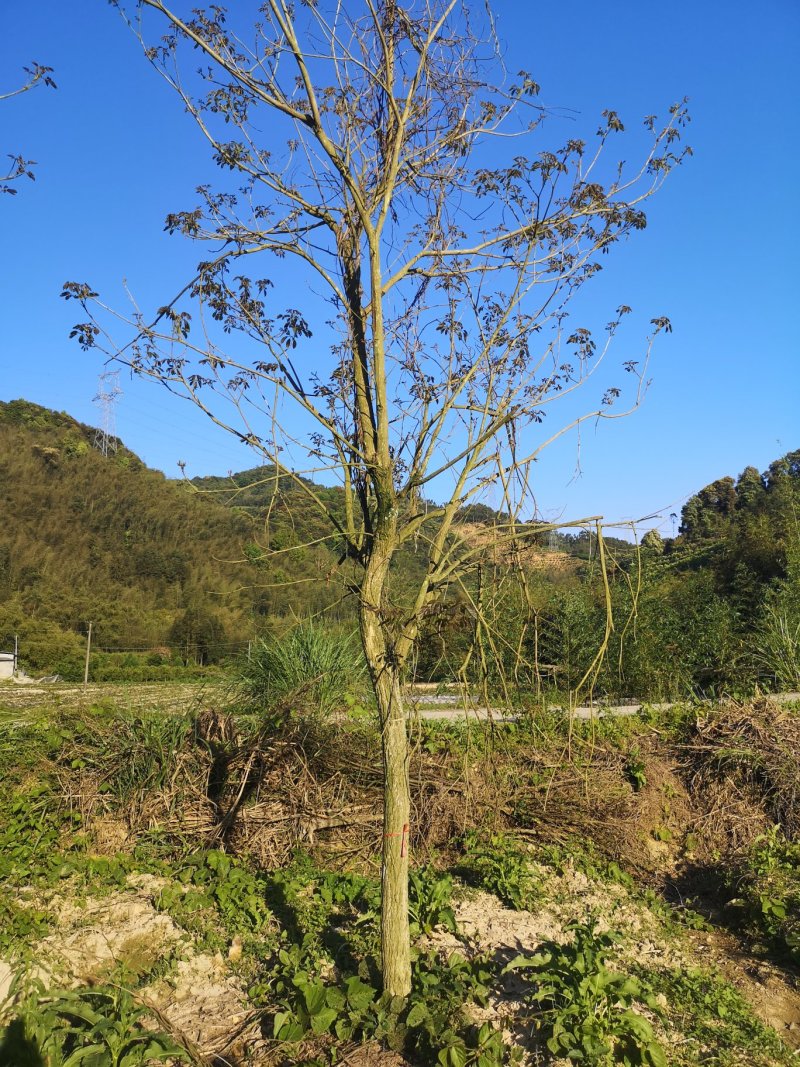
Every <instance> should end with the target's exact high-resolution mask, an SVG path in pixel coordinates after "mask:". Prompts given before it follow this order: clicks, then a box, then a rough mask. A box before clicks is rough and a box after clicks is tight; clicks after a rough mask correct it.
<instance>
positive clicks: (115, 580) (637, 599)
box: [0, 400, 800, 696]
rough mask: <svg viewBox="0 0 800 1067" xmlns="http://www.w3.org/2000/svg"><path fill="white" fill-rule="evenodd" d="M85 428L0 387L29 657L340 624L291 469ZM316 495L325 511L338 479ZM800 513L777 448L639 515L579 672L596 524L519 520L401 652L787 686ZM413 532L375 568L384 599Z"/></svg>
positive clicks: (22, 631) (617, 679) (553, 682)
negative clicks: (554, 528)
mask: <svg viewBox="0 0 800 1067" xmlns="http://www.w3.org/2000/svg"><path fill="white" fill-rule="evenodd" d="M95 437H96V431H95V430H94V429H92V428H91V427H88V426H85V425H82V424H80V423H78V422H76V421H75V420H74V419H72V418H71V417H70V416H69V415H65V414H59V413H56V412H53V411H49V410H47V409H45V408H41V407H38V406H37V405H35V404H30V403H28V402H26V401H22V400H17V401H13V402H10V403H3V404H0V493H2V516H3V519H2V524H0V645H6V644H8V643H10V641H11V640H12V639H13V635H14V634H18V635H19V636H20V638H21V644H22V649H23V662H25V663H26V665H28V666H29V667H30V668H31V669H33V670H47V671H59V672H60V673H63V674H66V675H67V676H72V677H75V676H77V675H79V674H80V672H81V671H82V656H83V650H84V648H85V638H84V635H85V632H86V627H87V624H88V623H89V622H90V621H91V622H92V623H93V635H94V641H95V646H96V647H97V648H98V649H107V650H136V651H137V652H139V653H142V652H146V651H147V650H149V664H150V666H151V667H156V666H159V665H171V666H173V667H174V665H175V664H176V663H183V664H191V665H194V666H196V665H201V666H202V665H206V664H208V663H213V662H215V661H218V660H220V659H222V658H224V657H225V656H227V655H228V654H231V653H233V652H234V651H236V650H238V649H241V648H242V647H244V646H245V645H246V644H247V642H248V641H249V640H251V639H252V638H253V637H254V636H256V635H258V634H264V633H268V632H274V631H276V630H277V631H280V630H281V629H283V628H285V627H286V626H287V625H288V624H290V623H291V621H292V620H296V619H299V618H307V617H309V616H317V615H319V614H320V613H323V614H324V617H325V619H326V620H327V621H328V622H333V623H334V624H335V623H336V622H337V621H338V622H345V623H347V624H348V625H352V622H353V616H352V604H351V603H350V600H349V597H348V593H347V582H346V578H347V567H348V566H350V565H351V564H343V563H342V560H341V556H340V551H339V545H338V544H337V542H336V539H335V537H333V538H332V537H331V535H330V528H329V526H328V525H327V521H326V520H325V518H324V517H323V516H322V515H321V514H320V512H319V510H318V509H317V508H316V507H314V506H313V505H311V504H309V497H308V494H307V493H306V492H305V491H304V488H303V485H304V483H303V481H302V479H300V480H298V479H296V478H295V477H293V476H289V475H288V474H286V473H281V472H278V471H276V470H275V469H274V468H270V467H258V468H253V469H252V470H249V471H243V472H241V473H239V474H236V475H234V476H233V477H232V478H198V479H194V481H193V482H192V483H186V482H177V481H170V480H168V479H166V478H165V477H164V475H163V474H161V473H159V472H157V471H153V470H149V469H148V468H147V467H146V466H145V465H144V464H143V463H142V462H141V460H139V459H138V457H137V456H135V455H134V454H133V453H132V452H130V451H128V450H127V449H126V448H125V447H124V446H123V445H122V443H121V442H115V443H114V444H115V445H116V450H114V449H112V450H110V451H109V454H108V455H107V456H104V455H103V454H102V453H101V452H100V451H99V450H98V449H97V447H95ZM305 484H307V485H308V486H309V487H311V485H312V483H310V482H309V483H305ZM314 491H315V493H316V495H317V496H318V497H320V498H321V499H322V501H323V503H324V504H325V506H326V507H328V508H329V510H330V511H331V512H332V513H334V514H340V512H341V509H342V499H341V494H340V493H339V491H338V490H337V489H335V488H320V487H319V486H314ZM498 519H502V516H498V515H497V513H495V512H493V511H492V510H491V509H490V508H486V507H470V508H468V509H465V511H464V513H463V515H462V516H461V521H460V523H459V524H458V525H457V526H456V530H457V534H456V536H459V537H463V538H467V539H472V540H473V541H474V542H475V543H477V544H480V543H481V539H482V533H481V530H482V528H483V527H485V526H487V525H488V526H491V525H492V524H493V523H495V522H497V521H498ZM799 524H800V451H796V452H791V453H789V454H788V455H786V456H784V457H783V458H782V459H779V460H776V461H775V462H774V463H772V464H771V465H770V467H769V468H768V470H766V471H765V472H764V473H763V474H760V473H759V472H758V471H757V470H756V469H755V468H753V467H748V468H747V469H746V470H745V471H744V472H743V473H742V474H741V475H740V476H739V477H738V479H734V478H732V477H724V478H721V479H719V480H717V481H715V482H713V483H712V484H710V485H708V486H706V487H705V488H704V489H702V490H701V491H700V492H699V493H697V494H696V496H694V497H692V498H691V499H690V500H689V501H688V502H687V504H686V505H685V507H684V508H683V511H682V515H681V524H680V530H679V534H678V536H677V537H675V538H673V539H666V540H662V539H661V538H660V536H659V535H658V534H657V533H655V532H651V533H649V534H647V535H646V536H645V538H644V541H643V544H642V546H641V550H640V551H637V550H636V549H635V546H633V545H631V544H629V543H628V542H624V541H619V540H616V539H608V540H607V542H606V545H605V548H606V556H605V570H606V576H607V578H608V591H609V595H610V601H611V605H612V607H613V614H614V629H613V631H612V632H611V633H610V635H608V642H607V648H606V653H605V655H604V656H602V657H601V658H600V660H599V661H598V662H597V663H596V664H595V667H594V669H592V664H593V661H594V660H595V657H596V655H597V652H598V649H600V648H601V647H602V645H603V641H604V636H605V629H606V609H607V596H606V585H605V583H604V581H603V580H602V567H601V560H600V556H599V553H598V550H597V543H596V536H595V535H594V534H592V533H590V532H587V531H581V532H580V533H575V534H564V533H561V534H558V535H549V534H546V535H544V536H542V537H541V538H536V537H533V538H530V537H527V538H526V544H528V545H532V547H528V548H527V549H526V550H525V551H524V552H523V553H521V554H517V555H515V556H513V558H512V557H509V558H507V559H502V558H501V559H500V560H498V559H496V558H494V557H493V558H484V559H483V560H480V559H479V560H476V566H475V568H474V570H473V572H472V573H471V574H469V575H468V576H467V578H466V579H465V581H463V582H461V583H459V584H454V585H453V587H452V589H450V590H449V592H448V596H447V597H446V599H445V601H444V603H443V605H442V606H441V607H440V608H439V610H437V611H436V612H435V613H433V614H432V615H431V616H430V618H429V619H428V620H427V621H426V625H425V627H424V633H423V638H422V640H421V641H420V648H419V655H418V657H417V662H416V669H417V671H418V674H419V676H420V677H422V678H429V679H433V680H436V679H447V678H453V677H454V676H455V675H456V674H457V673H458V672H459V671H460V670H462V669H465V670H466V671H467V674H468V675H469V676H470V677H472V678H473V679H478V678H483V679H484V680H487V681H489V682H495V683H496V682H498V681H499V680H500V676H501V675H502V676H504V677H505V678H506V679H508V678H513V679H514V680H515V682H516V683H518V684H520V685H525V686H528V685H530V686H533V688H535V689H542V688H543V687H547V686H548V685H549V686H555V687H557V688H559V689H562V690H565V689H571V688H574V687H575V686H576V685H577V684H578V683H579V682H580V681H581V679H582V678H583V677H584V676H585V675H586V673H587V671H588V672H589V680H590V681H591V680H592V679H594V680H595V684H596V687H597V688H598V690H599V691H605V692H608V693H609V694H611V693H615V694H620V695H629V696H673V695H679V694H681V693H684V692H686V691H701V692H711V691H724V690H726V689H727V690H730V689H735V688H736V687H745V688H746V687H752V685H753V684H755V683H756V682H758V683H759V684H761V685H767V686H793V685H798V684H800V680H798V677H797V662H798V647H800V548H799V547H798V546H799V545H800V534H799V533H798V530H799ZM425 535H426V532H425V529H424V528H423V530H422V532H421V537H420V539H419V542H418V543H409V544H408V545H406V546H405V547H404V549H403V550H402V552H401V554H400V556H399V558H398V560H397V562H396V565H395V567H394V571H393V579H392V580H393V582H394V584H395V587H396V589H397V591H398V593H399V597H400V601H401V602H402V591H403V588H404V587H405V585H406V584H408V586H409V587H410V588H411V587H413V585H414V581H413V579H415V577H417V572H418V571H419V569H420V568H422V567H424V566H425V552H424V543H425ZM478 564H480V565H478ZM116 662H117V664H119V662H120V659H119V656H118V657H117V659H116ZM142 662H143V661H142V659H141V656H140V657H139V659H136V660H131V659H129V666H130V665H131V664H134V665H135V664H138V665H141V663H142ZM493 663H494V665H493ZM498 665H499V666H498Z"/></svg>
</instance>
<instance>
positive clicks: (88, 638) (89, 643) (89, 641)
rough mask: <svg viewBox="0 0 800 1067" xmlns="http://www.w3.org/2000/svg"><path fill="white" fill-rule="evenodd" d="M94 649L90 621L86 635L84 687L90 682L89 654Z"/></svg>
mask: <svg viewBox="0 0 800 1067" xmlns="http://www.w3.org/2000/svg"><path fill="white" fill-rule="evenodd" d="M91 651H92V624H91V623H89V632H88V634H87V635H86V664H85V666H84V668H83V688H84V689H85V688H86V686H87V685H88V684H89V656H90V654H91Z"/></svg>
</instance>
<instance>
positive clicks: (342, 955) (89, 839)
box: [0, 684, 800, 1067]
mask: <svg viewBox="0 0 800 1067" xmlns="http://www.w3.org/2000/svg"><path fill="white" fill-rule="evenodd" d="M435 697H436V694H433V697H432V698H428V699H426V700H425V701H424V702H423V701H420V703H421V704H422V703H427V704H428V705H429V706H430V707H431V708H435V707H436V706H437V701H436V699H435ZM444 706H446V702H445V705H444ZM411 730H412V737H413V755H412V767H411V781H412V795H413V800H414V823H413V825H412V828H411V839H410V845H411V857H412V876H411V890H412V903H411V914H412V920H413V923H412V932H413V937H414V946H413V988H412V992H411V995H410V997H409V998H408V999H407V1000H406V1001H404V1002H396V1001H391V1000H387V999H386V998H385V997H382V996H381V994H380V991H379V980H378V974H377V964H376V961H377V958H378V924H377V916H378V908H379V876H380V871H379V860H378V857H379V854H380V844H381V822H380V786H381V768H380V765H379V764H380V760H379V748H378V747H377V744H376V735H375V728H374V726H373V723H372V716H371V714H370V713H369V710H368V709H365V708H361V707H355V708H351V709H350V711H349V713H348V715H347V717H342V716H341V715H338V716H334V717H325V716H321V715H319V714H317V713H315V712H314V711H313V710H309V709H307V708H306V709H303V708H300V709H299V710H297V711H295V710H293V711H292V712H291V713H289V714H285V715H282V716H280V717H275V716H272V717H269V716H265V715H264V714H260V715H259V714H255V713H254V710H253V708H252V707H249V706H247V705H245V704H243V703H242V702H241V701H239V702H238V703H237V702H235V701H234V700H233V696H232V692H231V690H230V689H228V688H227V687H225V686H220V685H217V686H205V687H203V686H199V685H184V684H180V685H178V684H176V685H163V686H156V685H152V686H146V685H142V686H138V685H137V686H89V687H88V689H87V690H86V691H85V692H84V690H83V688H82V687H75V686H69V687H68V686H55V687H48V688H47V689H46V690H45V688H44V687H36V688H34V687H15V688H13V689H12V688H10V687H8V688H6V687H3V688H2V689H0V761H2V765H3V768H4V782H5V788H4V791H3V796H2V798H1V799H0V805H1V806H2V812H1V813H0V1002H2V1004H3V1007H2V1009H1V1010H2V1016H1V1017H0V1024H2V1025H4V1026H5V1031H4V1036H3V1038H2V1042H1V1043H0V1063H2V1064H4V1065H9V1067H10V1065H12V1064H14V1065H23V1064H28V1063H30V1064H34V1063H46V1064H47V1065H48V1067H50V1065H62V1064H63V1065H65V1067H66V1065H67V1064H72V1063H76V1064H77V1063H81V1062H90V1063H96V1064H101V1065H105V1064H117V1063H119V1064H123V1063H124V1064H146V1063H179V1062H188V1063H196V1064H206V1065H208V1064H218V1065H222V1064H232V1065H233V1064H238V1065H244V1064H265V1065H269V1064H276V1065H277V1064H287V1065H288V1064H301V1063H304V1064H335V1063H347V1064H362V1065H366V1064H372V1065H387V1067H388V1065H400V1064H403V1063H408V1064H429V1063H430V1064H443V1065H453V1067H458V1065H462V1064H463V1065H466V1064H479V1065H481V1067H494V1065H498V1064H504V1063H527V1064H546V1063H553V1064H557V1063H561V1062H563V1063H566V1062H572V1061H574V1060H576V1059H578V1058H579V1057H581V1059H580V1062H584V1063H594V1064H611V1063H631V1064H634V1063H641V1064H651V1065H659V1064H678V1065H683V1064H686V1065H687V1067H688V1065H689V1064H695V1063H700V1062H702V1063H707V1064H719V1065H742V1067H745V1065H748V1067H749V1065H759V1064H760V1065H765V1067H766V1065H773V1064H788V1063H791V1062H795V1061H794V1054H795V1052H796V1050H797V1048H798V1047H800V986H799V984H798V971H797V964H798V962H799V961H800V926H798V905H800V882H799V881H798V877H797V867H798V845H797V844H796V833H797V830H798V826H800V804H799V802H798V800H797V797H798V788H797V786H798V774H799V772H798V769H797V765H796V761H795V759H794V757H793V755H792V753H793V752H796V747H793V746H796V743H797V740H798V738H800V718H799V717H798V708H797V705H792V704H789V705H784V706H779V705H778V704H777V703H770V702H768V701H761V702H756V703H752V704H749V705H739V704H728V705H706V706H689V705H684V706H681V707H677V708H673V709H670V710H668V711H666V710H665V711H660V712H650V713H647V712H646V713H645V714H644V715H642V716H638V717H636V718H625V719H619V720H613V719H608V720H600V721H599V722H585V723H584V722H575V723H573V725H572V728H570V727H569V724H568V723H564V722H563V721H561V720H554V719H553V717H552V716H551V717H549V718H547V717H539V718H537V717H535V716H534V717H532V718H531V719H520V720H519V721H517V722H513V723H495V724H491V723H486V722H478V721H475V722H467V723H456V722H450V721H435V720H430V721H429V720H419V721H417V722H416V723H415V724H414V725H413V726H412V727H411ZM0 1032H2V1031H0ZM34 1048H38V1049H39V1050H40V1051H41V1056H44V1057H45V1058H44V1059H42V1058H41V1056H40V1058H39V1059H35V1058H33V1057H34V1055H39V1053H36V1054H34V1052H33V1051H32V1050H33V1049H34ZM89 1050H94V1051H92V1052H91V1053H90V1051H89ZM90 1056H94V1059H92V1058H86V1059H84V1058H83V1057H90ZM26 1057H27V1058H26Z"/></svg>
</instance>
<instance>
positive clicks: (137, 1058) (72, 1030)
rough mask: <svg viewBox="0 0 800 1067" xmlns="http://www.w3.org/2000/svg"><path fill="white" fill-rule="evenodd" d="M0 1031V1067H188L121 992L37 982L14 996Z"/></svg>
mask: <svg viewBox="0 0 800 1067" xmlns="http://www.w3.org/2000/svg"><path fill="white" fill-rule="evenodd" d="M9 1014H10V1015H13V1018H11V1020H10V1021H9V1022H8V1024H7V1025H6V1027H5V1029H4V1030H2V1031H0V1067H44V1065H47V1067H79V1065H80V1067H145V1065H146V1064H154V1063H168V1062H169V1063H175V1062H183V1063H190V1062H192V1058H191V1056H190V1055H189V1053H188V1052H187V1050H186V1049H185V1048H182V1047H181V1046H180V1045H178V1044H177V1043H176V1042H175V1041H174V1040H173V1039H172V1038H171V1037H170V1036H169V1035H168V1034H166V1033H164V1032H162V1031H159V1030H156V1029H153V1028H152V1022H153V1020H152V1018H148V1013H147V1011H146V1009H145V1008H143V1007H142V1006H141V1005H138V1004H137V1003H136V1002H135V1001H134V999H133V997H132V995H131V994H130V993H129V992H128V991H127V990H124V989H120V988H116V987H114V988H110V987H109V988H101V987H97V988H94V989H46V988H45V986H44V984H43V983H42V982H41V981H40V980H38V979H31V980H28V981H27V983H25V984H23V985H21V986H20V987H19V988H17V989H15V990H14V991H13V1000H12V1003H11V1006H10V1008H9V1009H8V1010H7V1012H6V1015H7V1016H8V1015H9Z"/></svg>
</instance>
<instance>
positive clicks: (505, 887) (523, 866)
mask: <svg viewBox="0 0 800 1067" xmlns="http://www.w3.org/2000/svg"><path fill="white" fill-rule="evenodd" d="M464 849H465V854H464V858H463V860H462V862H461V864H460V865H459V868H458V873H459V874H461V875H462V876H463V877H464V878H465V879H466V880H467V881H468V882H469V883H470V884H471V885H476V886H479V887H480V888H481V889H485V890H486V891H487V892H489V893H494V894H495V896H497V897H499V899H500V900H502V901H503V903H504V904H506V905H508V907H511V908H517V909H522V908H526V907H528V906H529V905H530V903H531V898H532V896H533V893H534V891H535V889H536V884H537V883H536V879H535V877H534V875H533V873H532V871H531V868H530V857H529V856H528V855H527V854H526V853H525V852H523V851H522V850H521V849H520V847H519V846H518V845H517V844H516V843H515V842H514V841H513V840H512V839H511V838H509V837H506V836H504V835H503V834H492V835H491V836H490V837H489V838H488V840H484V839H482V838H481V837H480V835H478V834H477V833H474V832H471V833H468V834H467V835H466V836H465V837H464Z"/></svg>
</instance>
